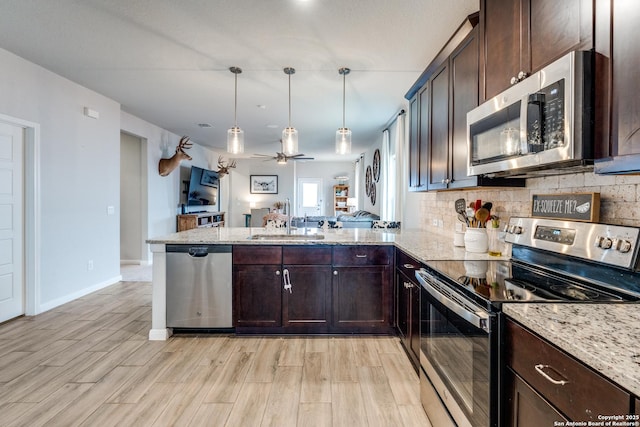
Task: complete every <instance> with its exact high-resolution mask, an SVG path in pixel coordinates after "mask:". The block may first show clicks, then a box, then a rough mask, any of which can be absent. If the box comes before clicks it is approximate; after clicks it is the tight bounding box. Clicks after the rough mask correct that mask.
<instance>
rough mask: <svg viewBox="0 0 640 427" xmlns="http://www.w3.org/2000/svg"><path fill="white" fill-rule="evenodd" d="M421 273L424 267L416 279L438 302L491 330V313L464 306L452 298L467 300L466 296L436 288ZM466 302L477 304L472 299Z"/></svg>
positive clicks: (418, 272)
mask: <svg viewBox="0 0 640 427" xmlns="http://www.w3.org/2000/svg"><path fill="white" fill-rule="evenodd" d="M421 273H422V274H424V273H425V271H424V270H423V269H421V270H420V271H416V279H418V282H420V284H421V285H422V287H423V288H424V289H425V290H426V291H427V292H429V293H430V294H431V296H432V297H434V298H435V299H436V300H437V301H438V302H440V303H441V304H442V305H444V306H445V307H447V308H448V309H449V310H451V311H453V312H454V313H455V314H457V315H458V316H460V317H462V318H463V319H465V320H466V321H468V322H469V323H471V324H472V325H473V326H475V327H476V328H480V329H482V330H484V331H485V332H491V328H490V325H489V314H488V313H487V312H485V311H482V309H480V308H479V307H478V311H473V310H470V309H468V308H466V307H464V306H462V305H461V304H459V303H458V302H457V301H455V300H454V299H452V298H456V299H457V298H459V299H461V300H466V298H464V297H462V296H461V295H455V296H454V295H453V294H452V295H445V294H443V293H442V292H440V291H439V290H438V289H436V288H434V287H433V286H432V285H431V283H429V282H428V281H427V280H426V279H425V278H424V277H423V276H422V274H421ZM427 276H428V277H431V275H430V274H428V273H427ZM465 302H466V303H467V304H468V305H469V306H473V305H475V304H473V303H472V302H471V301H465Z"/></svg>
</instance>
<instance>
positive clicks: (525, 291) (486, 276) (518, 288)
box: [426, 260, 639, 305]
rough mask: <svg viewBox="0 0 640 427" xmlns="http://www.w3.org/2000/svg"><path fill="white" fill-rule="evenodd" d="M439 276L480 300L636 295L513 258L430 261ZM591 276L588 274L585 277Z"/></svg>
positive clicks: (592, 299)
mask: <svg viewBox="0 0 640 427" xmlns="http://www.w3.org/2000/svg"><path fill="white" fill-rule="evenodd" d="M426 265H427V266H429V267H430V268H431V269H432V270H433V272H434V273H436V275H437V276H439V277H440V279H444V280H445V281H446V282H447V283H448V284H449V285H450V286H453V287H454V288H456V290H459V291H462V292H463V293H465V294H467V295H470V296H472V297H473V298H474V299H476V300H478V301H481V302H488V303H490V304H492V305H499V304H500V303H503V302H622V301H636V300H638V299H639V298H638V297H635V296H633V295H627V294H625V293H620V292H616V291H614V290H610V289H608V288H606V287H601V286H597V285H595V284H593V283H588V282H587V281H580V280H577V279H575V278H572V277H566V276H562V275H560V274H555V273H552V272H549V271H544V270H541V269H537V268H535V267H532V266H529V265H526V264H521V263H518V262H511V261H487V260H480V261H476V260H473V261H471V260H467V261H460V260H456V261H429V262H427V263H426ZM584 277H588V276H584Z"/></svg>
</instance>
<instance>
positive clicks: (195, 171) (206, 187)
mask: <svg viewBox="0 0 640 427" xmlns="http://www.w3.org/2000/svg"><path fill="white" fill-rule="evenodd" d="M219 201H220V177H219V176H218V172H214V171H212V170H208V169H203V168H199V167H197V166H192V167H191V174H190V177H189V188H188V190H187V203H186V204H187V207H188V210H189V212H198V211H218V210H219V206H220V205H219Z"/></svg>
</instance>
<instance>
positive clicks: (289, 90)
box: [289, 74, 291, 127]
mask: <svg viewBox="0 0 640 427" xmlns="http://www.w3.org/2000/svg"><path fill="white" fill-rule="evenodd" d="M289 127H291V74H289Z"/></svg>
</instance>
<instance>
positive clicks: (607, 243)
mask: <svg viewBox="0 0 640 427" xmlns="http://www.w3.org/2000/svg"><path fill="white" fill-rule="evenodd" d="M611 246H613V240H611V239H610V238H609V237H602V236H598V237H596V247H598V248H602V249H611Z"/></svg>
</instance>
